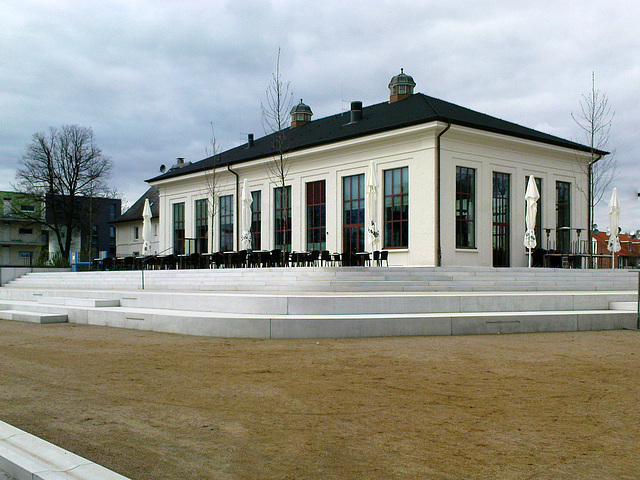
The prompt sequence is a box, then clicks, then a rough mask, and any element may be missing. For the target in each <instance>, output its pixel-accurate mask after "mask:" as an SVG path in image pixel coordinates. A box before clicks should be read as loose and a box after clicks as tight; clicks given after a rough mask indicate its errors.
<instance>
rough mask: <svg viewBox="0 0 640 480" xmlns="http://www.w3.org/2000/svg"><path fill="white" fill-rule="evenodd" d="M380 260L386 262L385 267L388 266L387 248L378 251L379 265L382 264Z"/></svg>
mask: <svg viewBox="0 0 640 480" xmlns="http://www.w3.org/2000/svg"><path fill="white" fill-rule="evenodd" d="M382 262H385V263H386V264H387V267H388V266H389V251H388V250H382V251H381V252H380V261H379V266H382Z"/></svg>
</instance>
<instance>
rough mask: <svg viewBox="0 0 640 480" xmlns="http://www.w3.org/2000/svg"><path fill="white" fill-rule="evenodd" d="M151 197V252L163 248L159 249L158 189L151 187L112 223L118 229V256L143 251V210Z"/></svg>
mask: <svg viewBox="0 0 640 480" xmlns="http://www.w3.org/2000/svg"><path fill="white" fill-rule="evenodd" d="M146 199H149V205H150V207H151V225H152V228H151V230H152V233H153V236H152V239H151V242H150V243H151V250H150V252H149V253H151V254H152V255H155V254H157V253H159V252H160V251H161V250H159V249H158V238H159V236H158V230H159V228H158V225H159V216H160V215H159V208H158V189H157V188H155V187H151V188H149V189H148V190H147V191H146V192H145V193H144V194H143V195H142V196H141V197H140V198H139V199H138V200H136V203H134V204H133V205H132V206H131V207H130V208H129V209H128V210H127V211H126V212H124V213H123V214H122V215H121V216H120V217H118V218H116V219H115V220H113V221H112V222H111V223H112V224H113V225H114V226H115V229H116V256H118V257H126V256H132V255H133V256H138V255H141V254H142V252H143V246H144V241H143V238H142V225H143V219H142V212H143V209H144V202H145V200H146Z"/></svg>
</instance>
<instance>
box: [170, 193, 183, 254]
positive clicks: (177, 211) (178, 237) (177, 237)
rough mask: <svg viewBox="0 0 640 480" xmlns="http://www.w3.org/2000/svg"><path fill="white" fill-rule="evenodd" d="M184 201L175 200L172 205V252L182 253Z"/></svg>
mask: <svg viewBox="0 0 640 480" xmlns="http://www.w3.org/2000/svg"><path fill="white" fill-rule="evenodd" d="M184 209H185V208H184V202H176V203H174V204H173V205H172V214H173V217H172V220H173V222H172V225H173V253H174V255H182V254H183V253H184V247H185V245H184V244H185V218H184Z"/></svg>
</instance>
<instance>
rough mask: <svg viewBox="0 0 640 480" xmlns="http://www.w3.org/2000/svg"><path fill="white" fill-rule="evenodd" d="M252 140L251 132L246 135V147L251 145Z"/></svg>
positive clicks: (252, 143)
mask: <svg viewBox="0 0 640 480" xmlns="http://www.w3.org/2000/svg"><path fill="white" fill-rule="evenodd" d="M253 145H254V142H253V133H250V134H248V135H247V148H251V147H253Z"/></svg>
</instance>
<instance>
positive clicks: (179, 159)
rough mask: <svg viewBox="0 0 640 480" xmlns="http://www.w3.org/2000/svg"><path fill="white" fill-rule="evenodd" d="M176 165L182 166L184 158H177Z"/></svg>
mask: <svg viewBox="0 0 640 480" xmlns="http://www.w3.org/2000/svg"><path fill="white" fill-rule="evenodd" d="M176 165H184V157H178V162H177V163H176Z"/></svg>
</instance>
